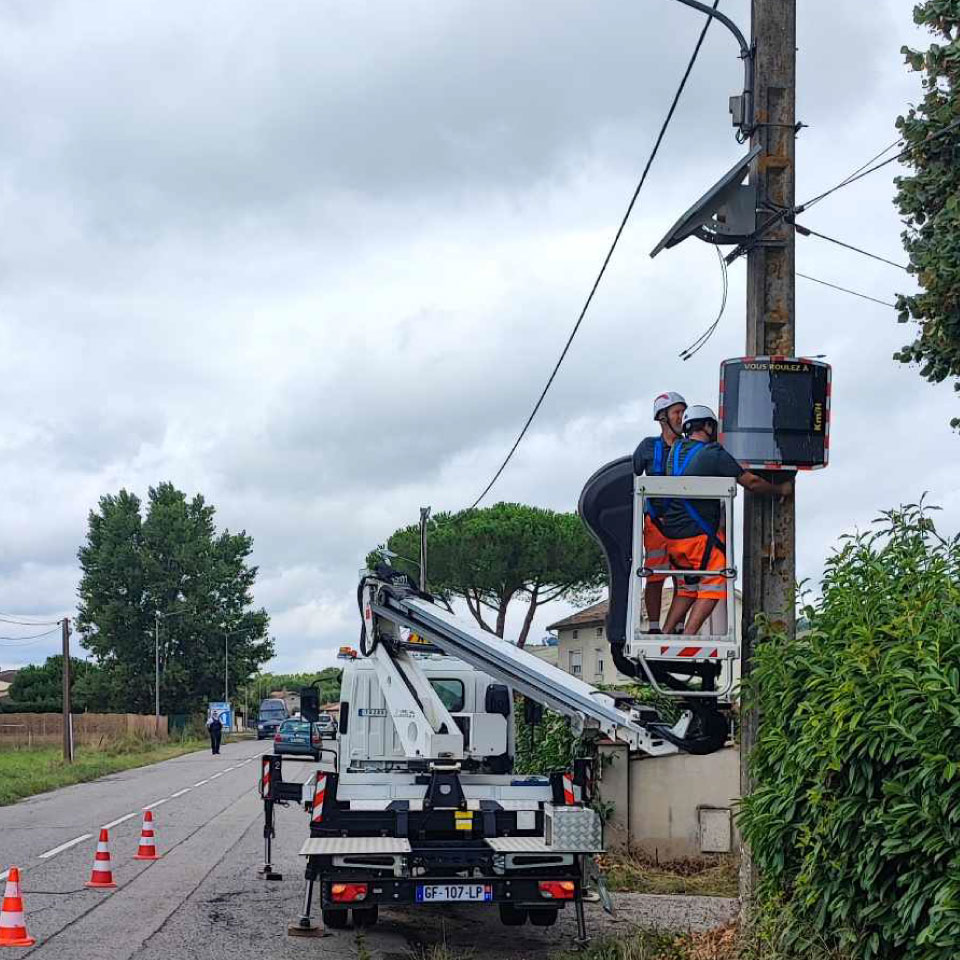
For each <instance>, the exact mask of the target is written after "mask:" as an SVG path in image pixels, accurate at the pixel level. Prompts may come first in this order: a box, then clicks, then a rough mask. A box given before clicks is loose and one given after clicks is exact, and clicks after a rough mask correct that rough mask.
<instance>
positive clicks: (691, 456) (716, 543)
mask: <svg viewBox="0 0 960 960" xmlns="http://www.w3.org/2000/svg"><path fill="white" fill-rule="evenodd" d="M682 446H683V443H682V441H679V440H678V441H677V442H676V443H675V444H674V445H673V473H672V475H673V476H674V477H682V476H683V475H684V474H685V473H686V472H687V470H688V469H689V468H690V464H691V463H693V461H694V460H696V459H697V457H699V456H700V454H701V453H702V452H703V451H704V449H705V448H706V444H705V443H703V441H701V440H695V441H694V442H693V444H692V446H690V448H689V449H688V450H687V452H686V455H685V456H684V458H683V460H682V461H681V459H680V452H681V451H680V448H681V447H682ZM678 499H679V500H680V503H681V504H682V505H683V509H684V510H685V511H686V512H687V516H688V517H689V518H690V519H691V520H692V521H693V522H694V523H695V524H696V525H697V526H698V527H699V528H700V529H701V530H702V531H703V532H704V533H705V534H706V536H707V546H706V549H705V550H704V551H703V560H701V562H700V569H701V570H706V569H707V564H708V563H709V562H710V556H711V555H712V554H713V551H714V549H717V548H719V549H721V550H723V551H724V553H726V549H727V548H726V545H725V544H724V543H723V541H722V540H721V539H720V537H719V535H718V531H719V528H720V520H719V517H718V518H717V524H716V526H713V527H711V526H710V524H709V523H707V521H706V520H704V519H703V516H702V515H701V514H700V511H699V510H697V508H696V507H695V506H694V505H693V504H692V503H691V502H690V501H689V500H687V499H685V498H683V497H679V498H678Z"/></svg>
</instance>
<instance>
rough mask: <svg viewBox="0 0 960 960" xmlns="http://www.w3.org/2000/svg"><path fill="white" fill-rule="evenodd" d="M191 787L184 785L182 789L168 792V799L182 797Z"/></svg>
mask: <svg viewBox="0 0 960 960" xmlns="http://www.w3.org/2000/svg"><path fill="white" fill-rule="evenodd" d="M192 789H193V787H184V788H183V789H182V790H178V791H177V792H176V793H171V794H170V799H171V800H173V799H174V798H175V797H182V796H183V795H184V794H185V793H189V792H190V791H191V790H192Z"/></svg>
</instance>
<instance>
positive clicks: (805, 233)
mask: <svg viewBox="0 0 960 960" xmlns="http://www.w3.org/2000/svg"><path fill="white" fill-rule="evenodd" d="M793 226H794V227H795V229H796V231H797V233H799V234H800V236H802V237H819V238H820V239H821V240H827V241H829V242H830V243H835V244H836V245H837V246H838V247H846V249H847V250H853V251H854V253H861V254H863V256H865V257H869V258H870V259H871V260H879V261H880V262H881V263H888V264H890V266H891V267H897V268H899V269H900V270H906V269H907V268H906V267H905V266H904V265H903V264H902V263H897V262H896V260H888V259H887V258H886V257H881V256H880V255H879V254H877V253H871V252H870V251H869V250H863V249H862V248H861V247H855V246H854V245H853V244H852V243H844V242H843V240H838V239H837V238H836V237H828V236H827V235H826V234H825V233H818V232H817V231H816V230H811V229H810V227H805V226H803V225H801V224H799V223H794V225H793Z"/></svg>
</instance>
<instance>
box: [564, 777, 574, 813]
mask: <svg viewBox="0 0 960 960" xmlns="http://www.w3.org/2000/svg"><path fill="white" fill-rule="evenodd" d="M563 802H564V803H565V804H566V805H567V806H568V807H571V806H573V804H575V803H576V802H577V801H576V798H575V797H574V795H573V774H571V773H565V774H564V775H563Z"/></svg>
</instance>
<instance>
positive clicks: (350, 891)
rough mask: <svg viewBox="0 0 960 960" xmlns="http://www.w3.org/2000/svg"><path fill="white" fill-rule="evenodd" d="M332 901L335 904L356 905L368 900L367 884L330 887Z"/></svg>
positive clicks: (336, 884)
mask: <svg viewBox="0 0 960 960" xmlns="http://www.w3.org/2000/svg"><path fill="white" fill-rule="evenodd" d="M330 899H331V900H332V901H333V902H334V903H356V902H357V900H366V899H367V884H365V883H334V884H331V886H330Z"/></svg>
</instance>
